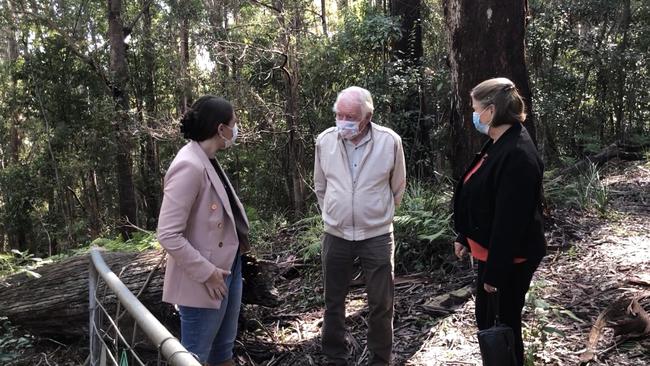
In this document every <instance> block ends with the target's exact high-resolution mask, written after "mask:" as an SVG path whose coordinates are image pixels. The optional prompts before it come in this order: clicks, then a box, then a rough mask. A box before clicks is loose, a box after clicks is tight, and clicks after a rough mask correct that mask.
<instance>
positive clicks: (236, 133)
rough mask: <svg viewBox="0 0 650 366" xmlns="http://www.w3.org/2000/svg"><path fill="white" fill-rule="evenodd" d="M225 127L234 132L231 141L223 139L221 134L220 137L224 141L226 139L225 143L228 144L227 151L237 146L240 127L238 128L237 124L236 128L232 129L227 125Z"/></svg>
mask: <svg viewBox="0 0 650 366" xmlns="http://www.w3.org/2000/svg"><path fill="white" fill-rule="evenodd" d="M225 126H226V127H228V128H230V129H231V130H232V137H231V138H230V139H227V138H225V137H223V135H221V134H219V136H220V137H221V138H222V139H224V141H225V142H226V149H227V148H229V147H231V146H232V145H234V144H235V141H236V140H237V135H238V134H239V126H237V124H235V127H232V128H231V127H230V126H228V125H225Z"/></svg>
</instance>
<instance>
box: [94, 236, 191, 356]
mask: <svg viewBox="0 0 650 366" xmlns="http://www.w3.org/2000/svg"><path fill="white" fill-rule="evenodd" d="M90 256H91V261H90V271H89V284H88V285H89V287H88V289H89V292H90V297H89V310H90V326H89V330H90V357H89V359H90V365H91V366H98V365H99V364H100V360H99V358H100V354H99V351H100V350H99V349H98V346H99V344H100V340H98V335H99V332H98V330H97V328H96V326H97V323H96V321H95V320H96V319H97V315H98V313H97V308H98V304H97V299H96V297H95V291H96V290H97V283H98V279H99V277H101V278H102V279H103V280H104V282H106V285H107V286H108V287H109V288H110V289H111V290H113V292H114V293H115V295H116V296H117V299H118V300H119V302H120V303H122V305H124V308H125V309H126V311H127V312H128V313H129V314H130V315H131V316H132V317H133V319H134V320H135V322H136V323H137V324H138V326H139V327H140V328H141V329H142V331H143V332H144V333H145V334H146V335H147V337H148V338H149V340H150V341H151V342H152V343H153V344H154V345H155V346H156V348H158V350H159V352H160V353H161V354H162V355H163V357H164V358H165V359H166V360H167V362H168V364H169V365H172V366H201V364H200V363H199V361H197V360H196V359H195V358H194V356H193V355H192V354H191V353H190V352H188V351H187V350H186V349H185V347H183V345H181V343H180V342H179V341H178V339H177V338H176V337H174V336H173V335H172V334H171V333H170V332H169V330H167V328H165V326H164V325H162V324H161V323H160V322H159V321H158V319H156V317H155V316H154V315H153V314H151V312H150V311H149V310H148V309H147V308H146V307H145V306H144V305H143V304H142V303H141V302H140V300H138V298H137V297H135V295H133V293H131V291H130V290H129V289H128V288H127V287H126V286H125V285H124V283H122V281H120V279H119V278H118V277H117V275H115V273H113V271H111V270H110V268H108V266H107V265H106V262H104V259H103V258H102V255H101V253H100V251H99V249H97V248H92V249H91V250H90Z"/></svg>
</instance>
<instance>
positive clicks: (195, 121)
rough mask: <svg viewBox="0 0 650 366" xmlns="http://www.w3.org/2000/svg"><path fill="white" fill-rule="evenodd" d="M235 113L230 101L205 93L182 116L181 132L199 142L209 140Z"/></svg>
mask: <svg viewBox="0 0 650 366" xmlns="http://www.w3.org/2000/svg"><path fill="white" fill-rule="evenodd" d="M233 113H234V112H233V108H232V104H230V102H229V101H227V100H225V99H224V98H221V97H215V96H214V95H204V96H202V97H201V98H199V99H197V101H196V102H194V104H192V107H191V108H190V109H188V110H187V111H186V112H185V114H184V115H183V118H181V133H182V134H183V136H184V137H185V138H186V139H190V140H194V141H197V142H200V141H203V140H207V139H209V138H211V137H213V136H214V135H216V134H217V131H218V130H217V128H218V127H219V125H221V124H222V123H225V124H228V123H229V122H230V121H231V120H232V117H233Z"/></svg>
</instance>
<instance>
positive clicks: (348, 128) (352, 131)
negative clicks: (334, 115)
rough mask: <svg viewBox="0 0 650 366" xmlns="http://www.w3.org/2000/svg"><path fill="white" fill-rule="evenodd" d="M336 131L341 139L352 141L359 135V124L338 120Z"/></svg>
mask: <svg viewBox="0 0 650 366" xmlns="http://www.w3.org/2000/svg"><path fill="white" fill-rule="evenodd" d="M336 129H337V131H338V132H339V135H341V137H343V138H344V139H346V140H351V139H353V138H354V137H355V136H357V135H358V134H359V122H356V121H348V120H344V119H337V120H336Z"/></svg>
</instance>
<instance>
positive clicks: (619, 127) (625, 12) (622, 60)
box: [614, 0, 631, 141]
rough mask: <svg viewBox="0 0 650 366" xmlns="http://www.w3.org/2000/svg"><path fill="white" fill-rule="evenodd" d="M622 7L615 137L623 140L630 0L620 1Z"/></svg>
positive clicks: (618, 49)
mask: <svg viewBox="0 0 650 366" xmlns="http://www.w3.org/2000/svg"><path fill="white" fill-rule="evenodd" d="M622 5H623V9H622V10H621V19H620V22H619V31H620V33H621V34H622V40H621V43H620V44H619V45H618V47H617V55H616V59H618V61H619V62H618V70H617V72H616V107H615V108H614V110H615V111H616V112H615V113H616V137H617V139H618V140H619V141H624V140H625V126H624V125H623V120H624V119H625V94H626V92H627V90H626V88H625V84H626V80H627V72H628V67H627V64H628V62H627V56H625V52H626V50H627V47H628V45H629V40H628V38H629V37H628V33H629V32H628V30H629V28H630V19H631V11H630V0H624V1H623V2H622Z"/></svg>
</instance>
